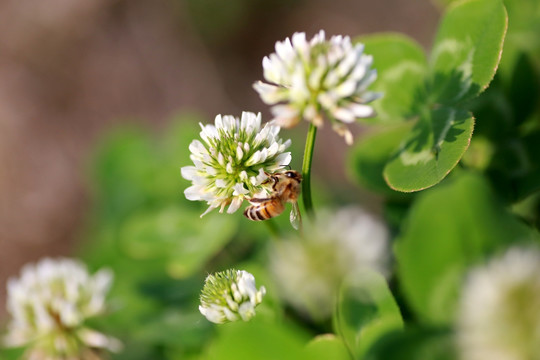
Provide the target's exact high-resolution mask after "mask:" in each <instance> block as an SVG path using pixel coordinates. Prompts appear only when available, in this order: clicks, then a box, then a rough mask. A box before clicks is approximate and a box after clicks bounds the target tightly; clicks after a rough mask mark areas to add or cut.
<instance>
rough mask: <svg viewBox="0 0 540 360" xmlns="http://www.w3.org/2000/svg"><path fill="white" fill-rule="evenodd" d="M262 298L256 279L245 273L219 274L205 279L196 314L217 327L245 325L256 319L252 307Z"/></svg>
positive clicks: (227, 271)
mask: <svg viewBox="0 0 540 360" xmlns="http://www.w3.org/2000/svg"><path fill="white" fill-rule="evenodd" d="M265 294H266V289H265V288H264V286H261V287H260V288H259V290H257V288H256V287H255V278H254V277H253V275H251V274H250V273H248V272H247V271H244V270H234V269H230V270H226V271H221V272H218V273H215V274H213V275H208V277H207V278H206V280H205V282H204V288H203V290H202V293H201V305H200V306H199V311H200V312H201V314H203V315H204V316H205V317H206V318H207V319H208V320H209V321H211V322H213V323H216V324H223V323H226V322H230V321H237V320H240V319H242V320H244V321H248V320H249V319H251V318H252V317H253V316H255V307H256V306H257V305H259V304H260V303H261V301H262V298H263V296H264V295H265Z"/></svg>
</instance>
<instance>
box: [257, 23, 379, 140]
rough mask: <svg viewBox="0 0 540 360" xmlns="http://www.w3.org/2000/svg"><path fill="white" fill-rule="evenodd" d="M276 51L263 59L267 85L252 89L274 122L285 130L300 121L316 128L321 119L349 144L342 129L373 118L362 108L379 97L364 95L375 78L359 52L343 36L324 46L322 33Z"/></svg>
mask: <svg viewBox="0 0 540 360" xmlns="http://www.w3.org/2000/svg"><path fill="white" fill-rule="evenodd" d="M275 50H276V52H275V53H273V54H271V55H270V56H267V57H265V58H264V59H263V69H264V78H265V80H266V81H267V83H264V82H262V81H258V82H256V83H255V84H254V85H253V87H254V89H255V90H256V91H257V92H258V93H259V95H260V97H261V99H262V100H263V101H264V102H265V103H267V104H269V105H272V109H271V111H272V114H273V115H274V119H273V121H274V122H275V123H276V124H277V125H279V126H282V127H285V128H288V127H292V126H295V125H296V124H298V122H299V121H300V120H301V119H302V118H304V119H306V120H308V121H310V122H311V123H313V124H314V125H315V126H321V125H322V124H323V116H326V117H327V118H328V119H329V120H330V121H331V123H332V128H333V129H334V130H335V131H336V132H337V133H338V134H339V135H341V136H343V137H344V138H345V141H346V142H347V143H348V144H351V143H352V134H351V132H350V131H349V129H348V128H347V125H346V124H349V123H352V122H354V121H355V120H356V119H358V118H366V117H372V116H374V115H375V112H374V110H373V108H372V107H371V106H369V105H367V104H368V103H370V102H371V101H373V100H375V99H377V98H378V97H380V96H381V94H379V93H375V92H371V91H369V90H368V86H369V85H370V84H371V83H372V82H373V81H374V80H375V79H376V77H377V72H376V70H374V69H372V68H371V65H372V62H373V59H372V57H371V56H370V55H365V54H364V46H363V45H362V44H353V43H352V42H351V39H350V38H349V37H348V36H341V35H340V36H332V37H331V38H330V39H329V40H326V38H325V33H324V31H322V30H321V31H320V32H319V33H318V34H317V35H315V36H314V37H313V38H312V39H311V40H310V41H308V40H306V34H305V33H295V34H294V35H293V36H292V38H291V39H289V38H287V39H285V40H284V41H281V42H280V41H278V42H277V43H276V46H275Z"/></svg>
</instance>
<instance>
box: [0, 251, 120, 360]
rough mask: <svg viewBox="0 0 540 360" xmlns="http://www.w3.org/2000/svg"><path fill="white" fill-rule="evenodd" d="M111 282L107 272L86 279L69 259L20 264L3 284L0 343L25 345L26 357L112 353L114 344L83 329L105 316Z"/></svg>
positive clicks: (80, 267) (117, 346)
mask: <svg viewBox="0 0 540 360" xmlns="http://www.w3.org/2000/svg"><path fill="white" fill-rule="evenodd" d="M112 279H113V276H112V273H111V272H110V271H109V270H105V269H102V270H99V271H98V272H96V273H95V274H94V275H90V274H89V273H88V271H87V269H86V267H85V266H84V265H83V264H82V263H80V262H78V261H76V260H72V259H49V258H45V259H43V260H41V261H40V262H38V263H37V264H28V265H25V266H24V267H23V269H22V271H21V274H20V276H19V277H18V278H11V279H9V281H8V284H7V310H8V312H9V313H10V314H11V322H10V323H9V324H8V334H7V336H6V337H5V339H4V342H5V344H6V345H8V346H23V345H25V346H28V348H29V353H28V354H27V356H28V358H29V359H33V358H36V359H37V358H39V359H51V360H52V359H76V358H80V357H81V356H82V355H81V354H84V353H85V352H88V351H89V350H90V349H108V350H111V351H118V350H119V349H120V347H121V344H120V343H119V341H118V340H116V339H113V338H110V337H108V336H105V335H103V334H101V333H99V332H97V331H95V330H92V329H90V328H87V327H86V326H85V325H84V323H85V320H87V319H88V318H90V317H94V316H97V315H100V314H103V313H104V312H105V310H106V302H105V297H106V294H107V292H108V291H109V288H110V286H111V283H112Z"/></svg>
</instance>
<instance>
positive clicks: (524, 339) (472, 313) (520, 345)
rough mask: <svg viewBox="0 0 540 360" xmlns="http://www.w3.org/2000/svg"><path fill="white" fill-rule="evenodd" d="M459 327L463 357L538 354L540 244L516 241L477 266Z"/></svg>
mask: <svg viewBox="0 0 540 360" xmlns="http://www.w3.org/2000/svg"><path fill="white" fill-rule="evenodd" d="M457 330H458V335H457V338H458V344H459V345H460V346H459V349H460V352H461V358H462V359H464V360H480V359H491V360H518V359H523V360H525V359H539V354H540V250H539V249H537V248H521V247H514V248H511V249H509V250H508V251H507V252H506V253H504V254H503V255H502V256H500V257H498V258H495V259H492V260H491V261H490V262H489V263H488V264H486V265H484V266H479V267H477V268H475V269H473V270H472V271H471V273H470V274H469V276H468V278H467V281H466V282H465V285H464V288H463V293H462V297H461V301H460V307H459V312H458V321H457Z"/></svg>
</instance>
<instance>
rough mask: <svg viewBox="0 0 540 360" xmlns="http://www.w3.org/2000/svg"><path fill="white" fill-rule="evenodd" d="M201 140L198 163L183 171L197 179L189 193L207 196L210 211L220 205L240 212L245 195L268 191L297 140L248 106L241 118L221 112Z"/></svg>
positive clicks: (195, 146) (195, 149) (194, 150)
mask: <svg viewBox="0 0 540 360" xmlns="http://www.w3.org/2000/svg"><path fill="white" fill-rule="evenodd" d="M201 128H202V131H201V133H200V137H201V139H202V142H201V141H199V140H193V141H192V142H191V144H190V145H189V150H190V151H191V160H192V161H193V165H192V166H185V167H182V169H181V172H182V176H183V177H184V178H185V179H187V180H190V181H191V182H192V186H190V187H188V188H187V189H186V190H185V191H184V194H185V196H186V198H187V199H188V200H193V201H206V203H207V204H208V205H209V207H208V209H207V210H206V212H204V213H203V214H202V215H201V216H203V215H205V214H206V213H208V212H209V211H211V210H213V209H216V208H219V209H220V210H219V211H220V212H223V210H224V209H225V207H227V206H228V208H227V212H228V213H234V212H235V211H236V210H238V208H239V207H240V206H241V204H242V202H243V201H244V199H246V198H249V197H252V196H253V195H254V194H259V193H261V192H265V191H268V190H269V189H268V186H267V184H265V183H264V182H265V180H266V179H267V175H266V174H268V173H274V172H276V171H278V170H281V169H283V168H284V167H285V166H287V165H289V163H290V162H291V154H290V152H285V150H286V149H287V148H288V147H289V146H290V144H291V141H290V140H287V141H283V140H281V139H280V137H279V136H278V135H279V131H280V128H279V127H278V126H275V125H271V124H268V123H267V124H265V125H261V114H260V113H259V114H254V113H251V112H243V113H242V116H241V118H237V117H234V116H231V115H224V116H222V115H218V116H216V118H215V123H214V125H212V124H208V125H202V124H201Z"/></svg>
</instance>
